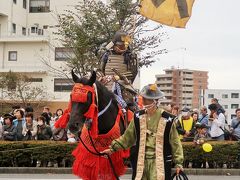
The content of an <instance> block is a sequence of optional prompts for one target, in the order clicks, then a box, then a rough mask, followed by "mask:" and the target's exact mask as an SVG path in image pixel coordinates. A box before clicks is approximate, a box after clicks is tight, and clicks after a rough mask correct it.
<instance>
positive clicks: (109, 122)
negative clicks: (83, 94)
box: [68, 71, 124, 134]
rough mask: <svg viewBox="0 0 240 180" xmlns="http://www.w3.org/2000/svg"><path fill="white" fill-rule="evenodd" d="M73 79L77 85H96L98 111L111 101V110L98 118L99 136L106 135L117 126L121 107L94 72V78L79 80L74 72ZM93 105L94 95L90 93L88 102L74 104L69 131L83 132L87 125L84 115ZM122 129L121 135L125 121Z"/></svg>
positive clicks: (121, 126) (122, 123) (121, 123)
mask: <svg viewBox="0 0 240 180" xmlns="http://www.w3.org/2000/svg"><path fill="white" fill-rule="evenodd" d="M72 78H73V81H74V82H75V83H81V84H83V85H87V86H93V84H94V83H95V84H96V87H97V88H96V89H97V95H98V100H97V101H98V111H99V112H101V111H102V110H104V109H105V107H106V106H107V105H108V104H109V102H110V101H111V104H110V106H109V108H108V109H107V110H106V112H104V113H103V114H102V115H101V116H100V117H99V118H98V122H99V123H98V130H99V134H106V133H108V132H109V131H110V130H111V129H112V127H113V126H114V124H115V120H116V117H117V115H118V111H119V106H118V103H117V100H116V99H115V96H114V94H113V93H112V92H110V91H109V90H108V89H107V88H106V87H105V86H104V85H102V84H101V83H100V82H98V81H96V73H95V71H93V73H92V76H91V77H90V79H87V78H84V77H83V78H79V77H78V76H77V75H76V74H75V73H74V72H73V71H72ZM91 103H92V94H91V93H90V92H89V93H88V95H87V101H86V102H85V103H81V102H72V107H71V114H70V120H69V122H68V128H69V130H70V131H71V132H72V133H74V134H77V133H79V132H81V130H82V127H83V125H84V123H85V120H86V117H85V116H84V114H85V113H86V112H87V111H88V109H89V107H90V105H91ZM119 126H120V129H121V134H123V132H124V122H123V119H122V120H121V121H120V124H119Z"/></svg>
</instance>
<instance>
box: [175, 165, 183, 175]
mask: <svg viewBox="0 0 240 180" xmlns="http://www.w3.org/2000/svg"><path fill="white" fill-rule="evenodd" d="M180 171H183V168H181V167H177V168H176V174H177V175H178V174H179V173H180Z"/></svg>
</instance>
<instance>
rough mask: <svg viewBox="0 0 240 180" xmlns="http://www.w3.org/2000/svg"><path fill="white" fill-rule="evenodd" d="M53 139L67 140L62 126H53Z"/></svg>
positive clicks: (65, 131)
mask: <svg viewBox="0 0 240 180" xmlns="http://www.w3.org/2000/svg"><path fill="white" fill-rule="evenodd" d="M53 140H54V141H67V130H66V129H62V128H55V127H54V128H53Z"/></svg>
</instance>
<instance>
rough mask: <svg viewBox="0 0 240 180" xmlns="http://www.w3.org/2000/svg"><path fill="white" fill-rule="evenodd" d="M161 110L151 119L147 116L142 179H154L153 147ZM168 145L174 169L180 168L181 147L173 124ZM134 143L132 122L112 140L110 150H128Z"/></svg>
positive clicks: (134, 134)
mask: <svg viewBox="0 0 240 180" xmlns="http://www.w3.org/2000/svg"><path fill="white" fill-rule="evenodd" d="M162 111H163V110H161V109H158V110H157V111H156V113H155V114H153V115H152V116H151V117H149V116H147V117H148V119H147V138H146V148H145V161H144V172H143V177H142V179H151V180H152V179H156V168H155V158H156V155H155V152H156V151H155V147H156V136H155V134H156V132H157V127H158V123H159V121H160V120H162V119H161V114H162ZM169 141H170V145H171V147H172V155H173V160H174V163H175V164H176V167H182V163H183V150H182V145H181V142H180V140H179V137H178V132H177V130H176V125H175V123H173V125H172V128H171V131H170V135H169ZM135 142H136V130H135V125H134V121H133V120H132V121H131V123H130V124H129V126H128V128H127V130H126V131H125V133H124V134H123V135H122V136H121V137H119V138H118V139H116V140H114V141H113V142H112V144H111V147H110V148H111V149H112V150H113V151H117V150H119V149H128V148H130V147H131V146H133V145H135Z"/></svg>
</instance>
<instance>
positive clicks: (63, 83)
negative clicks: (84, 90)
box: [54, 79, 73, 92]
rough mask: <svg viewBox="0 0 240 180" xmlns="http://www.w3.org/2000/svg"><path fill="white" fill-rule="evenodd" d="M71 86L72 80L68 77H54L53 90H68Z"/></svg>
mask: <svg viewBox="0 0 240 180" xmlns="http://www.w3.org/2000/svg"><path fill="white" fill-rule="evenodd" d="M72 88H73V82H72V81H71V80H69V79H54V91H55V92H69V91H71V90H72Z"/></svg>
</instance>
